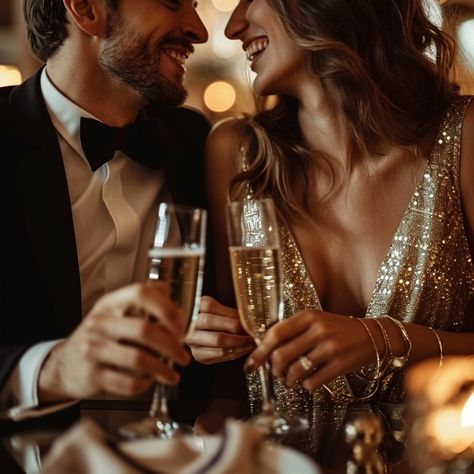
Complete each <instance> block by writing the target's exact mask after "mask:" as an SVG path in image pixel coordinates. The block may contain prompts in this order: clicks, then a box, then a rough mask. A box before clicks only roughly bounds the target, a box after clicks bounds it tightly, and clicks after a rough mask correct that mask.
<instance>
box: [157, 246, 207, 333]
mask: <svg viewBox="0 0 474 474" xmlns="http://www.w3.org/2000/svg"><path fill="white" fill-rule="evenodd" d="M203 257H204V249H202V248H189V249H187V248H156V247H155V248H152V249H151V250H150V251H149V252H148V258H149V272H148V278H149V279H150V280H163V281H166V282H168V283H169V286H170V288H169V291H170V298H171V299H172V300H173V301H174V302H175V303H176V304H177V305H178V306H180V307H181V308H182V309H183V311H184V314H185V317H186V320H187V326H189V324H190V323H191V321H192V320H193V318H195V317H196V316H197V312H198V308H199V304H198V303H199V301H198V300H199V297H200V295H201V286H202V276H203V264H204V258H203Z"/></svg>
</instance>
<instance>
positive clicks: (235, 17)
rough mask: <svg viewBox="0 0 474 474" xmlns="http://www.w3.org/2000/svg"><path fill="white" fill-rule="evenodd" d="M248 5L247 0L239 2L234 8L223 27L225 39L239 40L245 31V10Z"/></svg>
mask: <svg viewBox="0 0 474 474" xmlns="http://www.w3.org/2000/svg"><path fill="white" fill-rule="evenodd" d="M249 3H250V2H249V1H248V0H240V2H239V4H238V5H237V6H236V7H235V10H234V11H233V12H232V15H231V16H230V18H229V21H228V22H227V25H226V27H225V31H224V33H225V35H226V36H227V38H229V39H233V40H236V39H239V38H240V37H241V35H242V33H243V32H244V31H245V30H246V29H247V27H248V21H247V8H248V6H249Z"/></svg>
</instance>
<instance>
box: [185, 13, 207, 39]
mask: <svg viewBox="0 0 474 474" xmlns="http://www.w3.org/2000/svg"><path fill="white" fill-rule="evenodd" d="M183 31H184V34H185V36H186V37H187V38H189V40H190V41H191V42H192V43H205V42H206V41H207V40H208V38H209V34H208V32H207V29H206V27H205V26H204V23H203V22H202V20H201V17H200V16H199V15H198V12H197V11H196V10H195V9H194V7H192V8H191V11H190V13H189V17H188V19H187V21H186V23H185V26H183Z"/></svg>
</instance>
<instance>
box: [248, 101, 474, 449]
mask: <svg viewBox="0 0 474 474" xmlns="http://www.w3.org/2000/svg"><path fill="white" fill-rule="evenodd" d="M470 100H471V97H458V98H456V99H455V101H454V102H453V104H452V105H451V107H450V108H449V110H448V112H447V114H446V117H445V118H444V120H443V122H442V124H441V126H440V129H439V131H438V135H437V138H436V140H435V145H434V148H433V150H432V152H431V155H430V158H429V161H428V164H427V168H426V171H425V173H424V175H423V176H422V179H421V181H420V183H419V184H418V186H417V188H416V190H415V192H414V194H413V196H412V198H411V201H410V203H409V205H408V208H407V210H406V212H405V214H404V216H403V218H402V220H401V222H400V225H399V227H398V229H397V231H396V233H395V235H394V237H393V240H392V242H391V245H390V248H389V250H388V253H387V255H386V257H385V259H384V261H383V263H382V265H381V267H380V269H379V272H378V275H377V279H376V284H375V288H374V291H373V294H372V298H371V300H370V303H369V306H368V309H367V314H366V316H367V317H378V316H380V315H383V314H390V315H391V316H392V317H394V318H397V319H399V320H400V321H403V322H412V323H417V324H422V325H425V326H431V327H433V328H438V329H442V330H446V331H459V332H468V331H474V316H473V314H472V309H473V308H474V266H473V262H472V257H471V253H470V251H469V247H468V242H467V237H466V232H465V228H464V222H463V214H462V204H461V192H460V178H459V173H460V150H461V130H462V121H463V117H464V113H465V110H466V108H467V106H468V104H469V102H470ZM280 237H281V249H282V252H281V253H282V272H283V275H282V277H283V293H284V299H285V318H287V317H290V316H291V315H292V314H294V313H295V312H297V311H300V310H302V309H304V308H315V309H321V304H320V302H319V299H318V296H317V294H316V290H315V287H314V285H313V283H312V281H311V279H310V277H309V274H308V272H307V270H306V268H305V266H304V262H303V259H302V257H301V254H300V253H299V250H298V248H297V245H296V243H295V241H294V239H293V237H292V235H291V233H290V231H289V229H288V228H287V227H285V226H282V227H281V229H280ZM403 372H404V371H403V370H402V371H400V372H397V373H395V374H392V375H389V376H388V377H386V378H385V379H384V380H383V381H382V383H381V385H380V387H379V389H378V391H377V392H376V393H375V395H374V396H373V401H374V402H375V401H377V402H382V403H384V402H389V403H399V402H401V401H402V400H403V397H404V392H403V380H402V379H403ZM247 379H248V384H249V395H250V402H251V406H252V408H253V410H254V411H258V410H259V408H260V402H261V399H262V395H261V386H260V382H259V379H258V376H257V374H255V373H251V374H249V375H248V376H247ZM360 383H361V381H360V380H358V379H357V378H355V377H351V376H348V377H338V378H337V379H335V380H333V381H332V382H331V383H329V384H328V386H329V389H330V391H331V392H332V394H330V393H329V391H328V390H325V389H324V388H321V389H319V390H317V391H316V392H314V393H313V394H310V393H309V392H308V391H306V390H305V389H304V388H303V387H302V386H301V385H300V384H298V383H297V384H296V385H295V386H294V387H292V388H287V387H285V385H284V384H283V381H282V380H276V381H275V397H276V401H277V405H278V407H279V408H280V409H281V410H282V411H285V412H288V413H293V414H298V415H303V416H305V417H306V418H307V419H308V420H309V423H310V430H309V433H307V434H306V435H304V436H301V435H300V436H298V437H294V438H293V439H290V440H289V444H297V445H298V448H299V449H302V450H304V451H306V452H307V453H309V454H312V455H315V453H316V452H318V451H320V449H321V442H322V440H321V436H323V437H324V438H326V437H328V436H329V437H330V436H331V434H330V433H336V432H338V431H339V429H340V428H341V423H342V421H343V418H344V416H343V415H338V414H341V413H343V410H342V411H341V408H340V406H339V407H338V404H339V405H340V404H345V403H347V402H351V400H354V394H355V395H357V396H359V397H361V396H364V394H368V393H370V389H371V387H370V386H365V387H364V386H360ZM321 406H325V408H324V409H322V408H321ZM331 406H333V408H332V409H331ZM322 413H324V416H323V415H322ZM329 419H331V426H332V430H329V431H328V422H329V421H328V420H329ZM322 427H324V430H323V429H322Z"/></svg>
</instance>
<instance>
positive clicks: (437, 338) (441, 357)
mask: <svg viewBox="0 0 474 474" xmlns="http://www.w3.org/2000/svg"><path fill="white" fill-rule="evenodd" d="M428 329H431V331H433V334H434V335H435V337H436V341H437V342H438V348H439V363H438V370H437V371H436V375H438V372H439V371H440V369H441V367H442V366H443V359H444V354H443V344H442V343H441V339H440V337H439V335H438V333H437V332H436V331H435V330H434V329H433V328H432V327H431V326H429V327H428Z"/></svg>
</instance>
